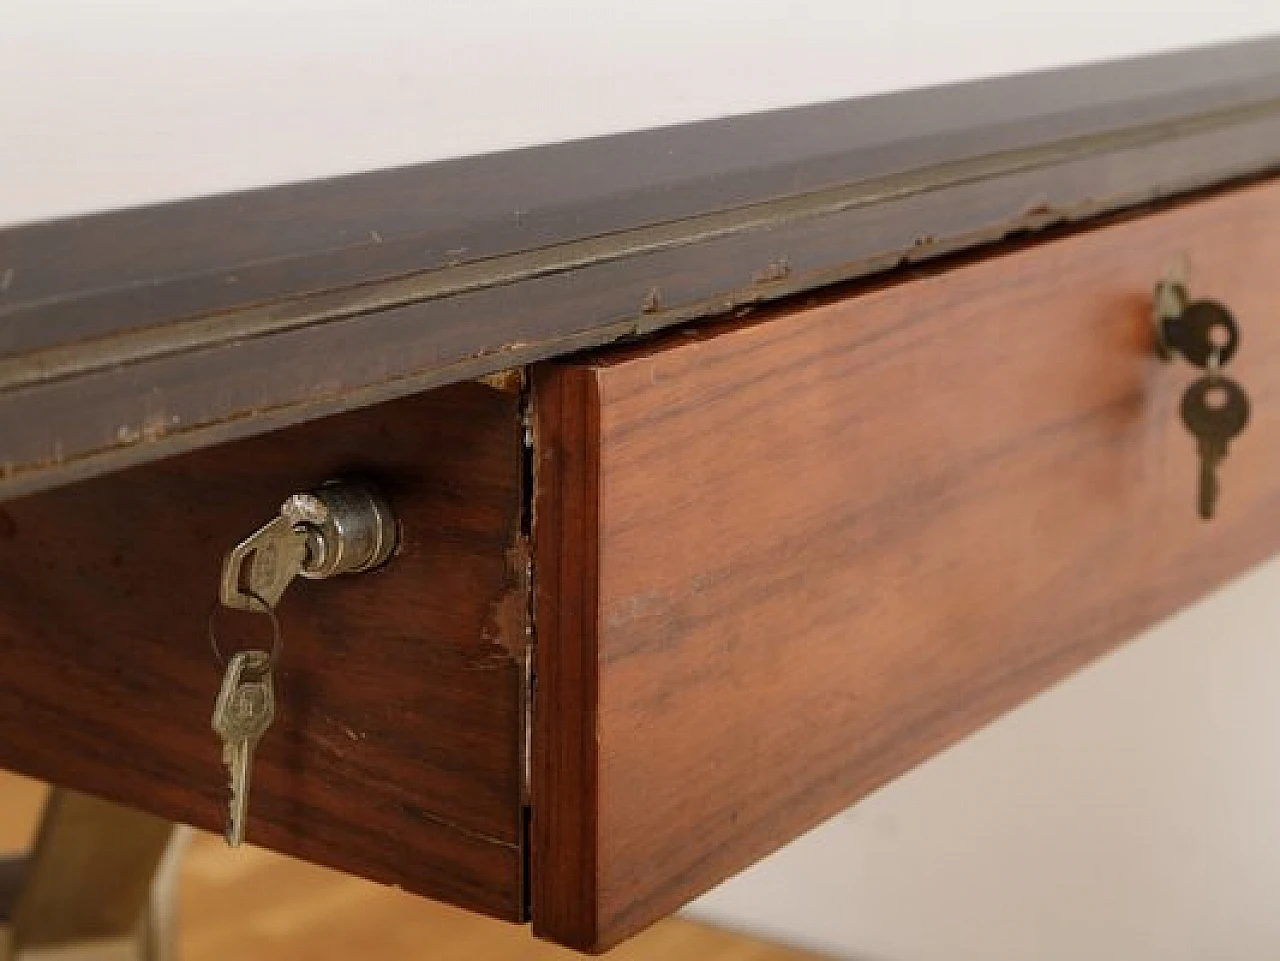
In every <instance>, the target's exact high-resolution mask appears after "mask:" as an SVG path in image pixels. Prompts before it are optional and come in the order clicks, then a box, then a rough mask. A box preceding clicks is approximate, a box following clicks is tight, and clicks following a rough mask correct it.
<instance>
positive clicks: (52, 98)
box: [0, 0, 1280, 224]
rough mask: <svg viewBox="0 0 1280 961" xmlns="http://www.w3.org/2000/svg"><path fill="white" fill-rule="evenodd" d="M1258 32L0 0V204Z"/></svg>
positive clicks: (314, 1) (1164, 25)
mask: <svg viewBox="0 0 1280 961" xmlns="http://www.w3.org/2000/svg"><path fill="white" fill-rule="evenodd" d="M1277 32H1280V2H1276V0H1214V2H1212V3H1206V2H1203V0H1036V2H1030V0H966V2H963V3H961V2H956V0H889V2H884V0H795V2H787V0H536V2H535V0H112V2H103V0H0V184H3V188H2V189H0V224H5V223H10V224H11V223H19V222H24V221H32V220H40V219H46V218H50V217H56V216H64V215H69V214H74V213H82V212H86V211H90V210H96V209H104V208H113V207H120V206H128V205H134V204H141V203H149V202H156V201H161V200H167V199H175V198H179V197H184V196H193V195H202V194H209V193H216V192H222V191H227V190H233V189H240V188H247V187H253V186H261V185H265V184H272V183H280V182H285V181H292V180H302V179H308V178H314V177H321V176H326V175H332V174H338V173H347V172H352V171H359V170H367V169H370V168H377V167H385V166H391V165H396V164H406V163H415V162H420V161H426V160H436V159H442V158H449V157H458V156H466V155H470V154H475V153H483V152H488V151H493V150H498V149H502V148H508V147H518V146H527V145H530V144H536V143H545V142H551V141H559V140H568V139H574V138H579V137H586V136H590V135H594V134H602V133H611V132H619V131H625V130H633V129H639V128H644V127H651V126H658V125H663V124H671V123H677V122H681V121H688V120H698V119H705V118H709V117H714V116H721V115H726V114H734V113H747V112H751V111H756V110H762V109H766V108H770V107H785V106H791V105H795V104H802V103H809V102H816V101H821V100H831V99H839V98H843V97H852V96H859V95H864V94H871V93H878V92H884V91H889V90H900V89H905V88H908V87H916V86H923V85H929V84H936V83H945V82H951V81H956V80H961V79H969V78H975V77H986V76H995V75H998V74H1005V73H1011V72H1018V71H1024V70H1031V69H1037V68H1042V67H1048V66H1057V65H1063V64H1069V63H1077V62H1081V61H1087V60H1094V59H1105V58H1114V57H1122V56H1128V55H1134V54H1139V53H1147V52H1154V51H1160V50H1167V49H1171V48H1175V47H1182V46H1189V45H1197V44H1203V43H1210V42H1215V41H1224V40H1230V39H1239V38H1244V37H1249V36H1256V35H1260V34H1266V33H1277Z"/></svg>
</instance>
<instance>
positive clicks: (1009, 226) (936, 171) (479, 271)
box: [0, 39, 1280, 498]
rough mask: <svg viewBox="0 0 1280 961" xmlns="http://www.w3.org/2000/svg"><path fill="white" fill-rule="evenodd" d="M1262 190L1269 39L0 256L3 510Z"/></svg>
mask: <svg viewBox="0 0 1280 961" xmlns="http://www.w3.org/2000/svg"><path fill="white" fill-rule="evenodd" d="M1277 166H1280V39H1266V40H1258V41H1251V42H1248V43H1240V44H1232V45H1228V46H1222V47H1214V48H1207V49H1202V50H1196V51H1185V52H1179V53H1173V54H1162V55H1158V56H1153V57H1146V58H1141V59H1137V60H1132V61H1125V62H1118V63H1112V64H1100V65H1093V66H1086V67H1076V68H1070V69H1065V70H1056V71H1050V72H1045V73H1038V74H1029V75H1025V76H1019V77H1010V78H1004V79H999V80H989V81H979V82H974V83H965V84H958V85H955V86H949V87H942V88H937V89H932V90H921V91H912V92H907V93H898V94H890V95H885V96H880V97H874V98H869V99H862V100H853V101H844V102H838V103H831V104H822V105H817V106H809V107H801V108H794V109H788V110H782V111H774V112H769V113H762V114H755V115H750V116H745V117H737V118H729V119H723V120H714V121H707V122H703V123H697V124H691V125H686V126H679V127H670V128H663V129H656V130H649V131H644V132H640V133H634V134H623V135H618V136H612V137H605V138H599V139H595V140H586V141H578V142H573V143H566V144H556V145H550V146H543V147H535V148H530V149H526V150H519V151H512V152H509V153H502V154H493V155H489V156H482V157H476V158H468V159H464V160H457V161H447V162H441V163H434V164H425V165H421V166H415V167H404V168H398V169H393V170H382V171H375V172H371V173H366V174H360V175H355V176H349V177H341V178H336V179H332V180H325V181H318V182H314V183H303V184H296V185H290V186H283V187H273V188H267V189H262V190H256V191H251V192H247V193H240V194H230V195H224V196H217V197H208V198H199V199H192V200H189V201H184V202H180V203H172V204H164V205H159V206H155V207H145V208H137V209H133V210H125V211H117V212H110V213H104V214H99V215H95V216H87V217H80V218H75V219H70V220H63V221H55V222H50V223H44V224H35V225H29V226H22V227H16V228H10V229H6V230H0V498H4V497H12V496H18V495H20V494H22V493H25V492H29V491H34V490H39V489H43V488H47V487H51V486H56V485H58V484H62V483H67V482H70V481H73V480H75V479H78V478H81V477H86V476H90V475H93V474H95V473H100V472H103V471H107V470H113V469H118V468H120V467H124V466H128V465H130V464H136V463H142V462H144V461H147V460H150V459H153V458H156V457H161V456H165V455H167V454H171V453H175V452H177V451H181V450H187V449H191V448H195V447H201V446H207V445H210V444H215V443H220V442H222V441H225V440H228V439H231V438H234V437H239V436H245V435H248V434H253V433H258V432H262V431H266V430H271V429H275V428H278V427H282V426H285V425H288V424H292V423H297V422H301V421H304V420H308V419H312V418H315V417H319V416H323V415H325V414H328V413H333V412H337V411H341V410H345V409H350V408H353V407H358V406H363V405H367V404H371V403H376V402H378V401H381V400H386V399H390V398H392V397H396V396H401V395H404V394H408V393H412V392H415V391H419V390H423V389H427V388H430V387H433V386H438V385H440V384H444V383H448V382H452V381H456V380H460V379H465V378H469V377H475V376H479V375H483V374H486V373H491V372H494V371H497V370H501V369H504V368H508V367H512V366H517V365H520V364H524V363H528V362H531V361H534V360H538V359H543V358H547V357H552V356H556V355H558V354H564V353H567V352H570V351H573V350H577V349H580V348H583V347H588V346H596V345H600V344H604V343H609V342H613V341H616V340H620V339H624V338H628V337H634V336H638V335H643V334H645V333H647V332H649V331H652V330H655V329H657V328H660V327H664V326H668V325H671V324H676V323H682V322H686V321H688V320H691V319H696V318H699V317H704V316H709V315H713V314H717V313H723V312H724V311H726V310H730V309H733V308H735V307H737V306H739V305H743V304H749V303H753V302H758V301H762V300H768V299H773V298H777V297H781V296H785V295H788V294H793V293H796V292H798V291H803V290H807V289H812V288H814V287H817V286H821V285H824V284H828V283H832V282H836V281H840V280H846V279H850V278H853V277H857V276H862V275H866V274H868V273H871V272H875V271H880V270H884V269H887V268H889V267H892V266H895V265H898V264H900V263H903V262H909V261H916V260H920V259H924V258H927V257H931V256H935V255H937V254H939V253H943V252H949V251H954V250H956V249H958V248H961V247H965V246H971V245H974V244H978V243H983V242H990V241H994V240H997V239H999V238H1001V237H1003V236H1006V235H1008V234H1009V233H1012V232H1016V231H1019V230H1026V229H1036V228H1040V227H1043V226H1046V225H1049V224H1054V223H1061V222H1065V221H1071V220H1078V219H1082V218H1085V217H1088V216H1091V215H1094V214H1097V213H1099V212H1103V211H1107V210H1115V209H1118V208H1121V207H1125V206H1128V205H1133V204H1138V203H1143V202H1146V201H1150V200H1152V199H1154V198H1159V197H1164V196H1169V195H1172V194H1176V193H1179V192H1182V191H1186V190H1190V189H1194V188H1197V187H1202V186H1205V185H1210V184H1214V183H1218V182H1222V181H1226V180H1229V179H1231V178H1236V177H1240V176H1247V175H1252V174H1257V173H1260V172H1264V171H1267V170H1270V169H1272V168H1275V167H1277Z"/></svg>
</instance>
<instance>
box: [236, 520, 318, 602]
mask: <svg viewBox="0 0 1280 961" xmlns="http://www.w3.org/2000/svg"><path fill="white" fill-rule="evenodd" d="M309 536H310V533H309V530H308V528H307V526H306V525H305V524H302V523H298V522H296V521H295V520H294V518H292V517H290V516H287V515H285V514H281V515H279V516H278V517H276V518H275V519H273V520H272V521H271V522H270V523H268V524H266V525H265V526H263V527H260V528H259V529H258V530H257V531H256V532H255V533H253V534H251V535H250V536H249V537H247V538H245V539H244V540H243V541H241V542H240V543H239V544H237V545H236V546H235V548H234V549H233V550H232V551H231V553H230V554H228V555H227V557H226V560H225V561H224V562H223V564H222V585H221V589H220V591H219V597H220V598H221V600H222V603H223V605H225V606H226V607H230V608H234V609H237V610H242V611H256V612H258V613H260V614H261V613H263V610H262V605H263V604H265V605H266V606H267V607H270V608H274V607H275V606H276V605H277V604H278V603H280V598H281V596H282V595H283V594H284V592H285V589H286V588H287V587H288V586H289V585H290V584H291V583H293V579H294V578H295V577H297V576H298V575H299V574H301V573H302V569H303V567H304V566H305V565H306V563H307V540H308V537H309Z"/></svg>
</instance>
